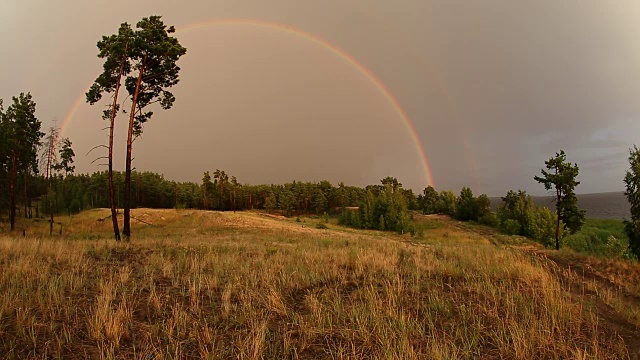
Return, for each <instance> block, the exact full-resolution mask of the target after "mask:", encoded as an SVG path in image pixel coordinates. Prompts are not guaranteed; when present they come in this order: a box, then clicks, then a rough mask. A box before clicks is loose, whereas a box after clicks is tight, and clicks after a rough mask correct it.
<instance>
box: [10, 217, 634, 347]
mask: <svg viewBox="0 0 640 360" xmlns="http://www.w3.org/2000/svg"><path fill="white" fill-rule="evenodd" d="M107 216H108V210H104V209H96V210H91V211H87V212H84V213H82V214H80V215H77V216H74V217H61V218H59V219H58V221H60V222H61V223H62V235H60V234H59V233H58V234H54V236H49V234H48V224H47V223H46V222H44V221H40V222H36V223H21V224H20V225H21V226H22V228H24V229H25V235H26V237H23V236H22V231H19V232H17V233H16V234H15V236H8V235H7V236H0V292H1V293H2V294H3V296H2V297H0V354H2V356H3V357H4V358H16V359H17V358H21V359H22V358H65V359H68V358H87V357H89V358H104V359H110V358H136V359H188V358H193V359H199V358H212V359H215V358H223V359H226V358H247V359H258V358H265V359H271V358H278V359H281V358H292V359H295V358H301V359H317V358H320V359H323V358H327V359H332V358H351V359H362V358H365V359H366V358H376V359H412V358H428V359H464V358H496V359H497V358H500V359H502V358H509V359H531V358H557V359H567V358H575V359H590V358H598V359H601V358H604V359H606V358H610V359H621V358H622V359H624V358H639V356H640V344H639V343H638V339H640V332H639V327H640V310H639V309H640V296H639V294H640V282H639V281H638V279H640V266H639V265H638V264H637V263H631V262H626V261H621V260H607V259H598V258H593V257H587V256H581V255H576V254H573V253H568V252H555V251H549V250H544V249H542V248H541V247H539V246H537V245H536V244H534V243H531V242H529V241H527V240H526V239H522V238H517V237H505V236H502V235H499V234H496V233H495V232H494V231H493V230H491V229H488V228H484V227H480V226H474V225H469V224H465V223H459V222H456V221H453V220H450V219H448V218H446V217H424V218H422V217H417V220H419V221H421V222H423V225H424V228H425V231H424V233H423V234H422V236H419V237H413V238H412V237H411V236H409V235H403V236H400V235H396V234H391V233H382V232H376V231H360V230H354V229H348V228H343V227H340V226H337V225H336V224H335V223H334V222H330V223H329V224H328V227H329V228H328V229H326V230H321V229H316V224H317V223H318V222H320V221H322V220H321V219H312V218H304V217H303V218H301V219H300V221H299V222H297V221H296V219H295V218H291V219H287V218H284V217H280V216H274V215H269V214H264V213H257V212H238V213H231V212H228V213H220V212H203V211H193V210H178V211H176V210H147V209H137V210H134V212H133V217H134V223H133V236H134V237H133V239H132V241H131V242H130V243H124V242H123V243H116V242H115V241H113V240H111V239H110V237H109V236H110V231H109V226H110V221H109V219H108V218H107ZM22 228H21V229H22ZM59 230H60V225H58V226H56V232H59Z"/></svg>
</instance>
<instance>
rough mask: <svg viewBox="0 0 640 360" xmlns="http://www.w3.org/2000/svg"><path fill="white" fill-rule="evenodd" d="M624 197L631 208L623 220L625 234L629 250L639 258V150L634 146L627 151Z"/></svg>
mask: <svg viewBox="0 0 640 360" xmlns="http://www.w3.org/2000/svg"><path fill="white" fill-rule="evenodd" d="M624 184H625V187H626V191H625V193H624V194H625V196H626V197H627V200H628V201H629V205H630V208H631V219H630V220H625V223H624V224H625V232H626V234H627V236H628V238H629V250H630V251H631V253H633V254H634V255H635V256H636V257H638V258H640V149H638V147H637V146H636V145H634V146H633V149H630V150H629V170H627V172H626V174H625V177H624Z"/></svg>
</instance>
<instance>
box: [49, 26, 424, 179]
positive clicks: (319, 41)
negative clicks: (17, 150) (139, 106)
mask: <svg viewBox="0 0 640 360" xmlns="http://www.w3.org/2000/svg"><path fill="white" fill-rule="evenodd" d="M223 25H245V26H254V27H260V28H269V29H274V30H278V31H281V32H283V33H286V34H290V35H294V36H298V37H300V38H302V39H305V40H308V41H311V42H313V43H314V44H316V45H318V46H320V47H321V48H324V49H327V50H329V51H331V52H332V53H333V54H335V55H337V56H338V57H339V58H341V59H343V60H345V61H347V62H348V63H349V64H350V65H352V66H353V67H354V68H355V69H356V70H358V71H359V72H360V73H362V74H363V75H365V76H366V77H367V79H369V81H371V82H372V83H373V84H374V85H375V86H376V88H377V89H378V90H379V91H380V92H381V93H382V94H383V95H384V96H385V98H386V99H387V100H388V101H389V103H390V104H391V105H392V106H393V108H394V109H395V111H396V112H397V113H398V115H399V116H400V118H401V119H402V122H403V123H404V125H405V127H406V129H407V130H408V131H409V135H410V136H411V139H412V141H413V143H414V145H415V147H416V149H417V150H418V153H419V155H420V158H421V161H422V167H423V170H424V174H425V176H426V178H427V183H428V184H430V185H432V186H435V183H434V181H433V176H432V174H431V168H430V166H429V162H428V160H427V156H426V153H425V151H424V146H423V145H422V142H421V141H420V138H419V137H418V133H417V131H416V128H415V127H414V126H413V123H412V122H411V120H410V119H409V116H408V115H407V113H406V112H405V111H404V110H403V109H402V107H401V106H400V103H399V102H398V99H396V98H395V97H394V96H393V94H391V91H389V89H388V88H387V87H386V86H385V85H384V83H383V82H382V81H381V80H380V79H379V78H378V77H377V76H376V75H375V74H374V73H373V72H371V70H369V69H368V68H367V67H365V66H364V65H363V64H362V63H360V62H359V61H358V60H356V59H355V58H354V57H353V56H352V55H351V54H349V53H348V52H346V51H344V50H342V49H340V48H339V47H337V46H336V45H333V44H332V43H330V42H328V41H327V40H325V39H323V38H321V37H319V36H316V35H313V34H310V33H307V32H305V31H303V30H300V29H298V28H295V27H293V26H290V25H285V24H281V23H276V22H270V21H264V20H257V19H242V18H238V19H236V18H230V19H229V18H227V19H213V20H208V21H203V22H197V23H193V24H189V25H186V26H183V27H176V33H188V32H192V31H196V30H202V29H207V28H211V27H214V26H223ZM91 84H93V82H92V83H91ZM91 84H89V85H88V86H87V90H88V89H89V87H90V86H91ZM83 103H84V93H83V94H82V95H81V96H80V97H78V99H76V101H75V102H74V103H73V105H72V106H71V108H70V110H69V112H68V113H67V115H66V116H65V117H64V120H63V121H62V124H61V126H60V129H61V134H62V133H63V132H64V129H65V128H66V127H67V126H68V124H69V123H70V122H71V119H72V118H73V116H74V114H75V113H76V111H77V110H78V107H80V105H81V104H83Z"/></svg>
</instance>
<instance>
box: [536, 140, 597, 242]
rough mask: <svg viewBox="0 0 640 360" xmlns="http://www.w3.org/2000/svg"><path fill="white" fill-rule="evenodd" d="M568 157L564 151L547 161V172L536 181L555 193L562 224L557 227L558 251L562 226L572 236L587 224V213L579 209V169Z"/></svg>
mask: <svg viewBox="0 0 640 360" xmlns="http://www.w3.org/2000/svg"><path fill="white" fill-rule="evenodd" d="M566 160H567V156H566V155H565V153H564V151H563V150H560V152H559V153H556V156H555V157H552V158H551V159H549V160H547V161H545V162H544V163H545V166H546V168H547V170H549V171H546V170H544V169H543V170H541V172H542V176H535V177H534V179H535V180H536V181H537V182H539V183H541V184H543V185H544V188H545V189H546V190H553V191H554V192H555V200H556V214H558V218H559V219H560V222H558V223H557V225H556V227H557V229H556V249H559V248H560V238H559V233H560V225H561V224H564V226H565V227H566V228H567V229H568V231H569V232H570V233H571V234H575V233H576V232H577V231H578V230H580V228H581V227H582V224H584V222H585V213H586V212H585V211H584V210H581V209H579V208H578V198H577V197H576V194H575V192H574V191H575V188H576V186H578V185H579V184H580V182H579V181H577V180H576V178H577V177H578V173H579V169H578V165H577V164H573V165H572V164H571V163H568V162H567V161H566Z"/></svg>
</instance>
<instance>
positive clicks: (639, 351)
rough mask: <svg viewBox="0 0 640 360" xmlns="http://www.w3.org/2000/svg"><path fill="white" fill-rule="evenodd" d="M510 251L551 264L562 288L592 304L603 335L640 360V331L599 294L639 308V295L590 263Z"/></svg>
mask: <svg viewBox="0 0 640 360" xmlns="http://www.w3.org/2000/svg"><path fill="white" fill-rule="evenodd" d="M451 225H452V226H453V227H456V228H458V229H460V230H465V231H468V232H472V233H475V234H477V235H480V236H483V237H484V238H486V239H487V240H489V241H490V242H491V243H492V244H493V245H498V244H501V243H503V242H502V241H500V236H499V235H496V234H495V232H492V231H490V230H485V229H482V228H474V227H467V226H464V225H462V224H459V223H457V222H455V221H453V220H452V223H451ZM510 247H511V248H513V249H517V250H519V251H522V252H524V253H526V254H528V255H530V256H532V257H534V258H537V259H539V260H542V261H544V262H547V263H549V267H548V269H549V270H550V271H551V272H552V273H553V274H555V275H556V276H557V277H558V279H559V280H560V283H561V284H562V286H563V288H564V289H565V290H566V291H568V292H570V293H571V294H572V296H573V297H574V298H575V299H576V300H577V301H584V300H586V299H585V297H586V298H587V299H588V300H590V301H593V303H594V304H595V309H596V312H597V315H598V318H599V319H600V324H601V325H602V326H603V330H602V331H603V332H604V333H605V334H610V335H612V336H620V337H621V338H622V339H623V340H624V342H625V345H626V346H627V350H628V352H629V357H630V358H631V359H638V360H640V327H639V326H637V325H636V324H634V323H633V322H630V321H629V319H628V318H627V317H626V316H625V315H624V314H623V313H621V312H619V311H617V310H616V309H615V308H614V307H612V306H611V305H609V304H607V303H606V302H605V300H604V299H603V297H602V296H601V295H599V294H598V292H599V291H600V292H602V291H610V292H611V293H614V294H618V296H619V297H620V298H621V299H622V300H623V301H624V303H626V304H630V305H631V306H635V307H637V308H640V296H639V295H638V294H637V293H634V292H632V291H628V290H627V289H625V288H624V287H623V286H621V285H620V284H616V283H615V282H613V281H611V280H610V279H608V278H607V277H605V276H603V274H602V273H599V272H598V271H596V270H595V268H594V267H592V266H590V265H589V264H588V263H583V262H580V261H579V259H574V258H571V257H567V256H563V255H562V254H559V253H557V252H555V251H548V250H541V249H536V248H535V247H532V246H510ZM587 284H588V285H587Z"/></svg>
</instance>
